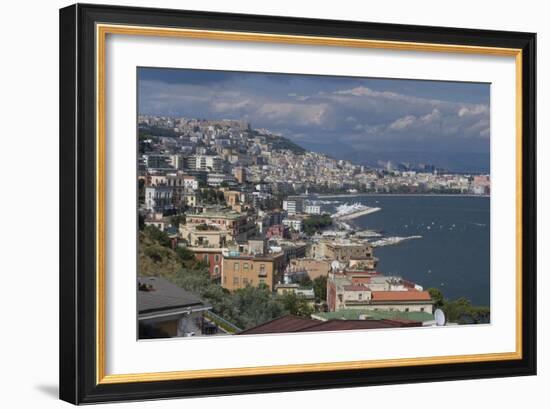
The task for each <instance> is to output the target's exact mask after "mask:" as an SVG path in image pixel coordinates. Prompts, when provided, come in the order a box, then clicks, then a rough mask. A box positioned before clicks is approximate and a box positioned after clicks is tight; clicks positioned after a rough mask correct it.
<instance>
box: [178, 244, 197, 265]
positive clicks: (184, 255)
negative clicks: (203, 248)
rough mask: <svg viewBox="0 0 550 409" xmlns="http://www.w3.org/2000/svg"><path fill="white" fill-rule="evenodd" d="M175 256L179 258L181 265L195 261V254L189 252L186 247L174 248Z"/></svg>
mask: <svg viewBox="0 0 550 409" xmlns="http://www.w3.org/2000/svg"><path fill="white" fill-rule="evenodd" d="M175 251H176V254H177V255H178V257H179V258H180V260H181V262H182V263H185V262H186V261H189V260H194V259H195V253H193V252H192V251H191V250H189V249H188V248H187V247H180V246H178V247H176V250H175Z"/></svg>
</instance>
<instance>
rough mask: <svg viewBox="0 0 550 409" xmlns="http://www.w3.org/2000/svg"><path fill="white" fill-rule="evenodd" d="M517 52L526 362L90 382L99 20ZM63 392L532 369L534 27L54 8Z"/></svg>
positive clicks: (186, 392)
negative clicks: (497, 28)
mask: <svg viewBox="0 0 550 409" xmlns="http://www.w3.org/2000/svg"><path fill="white" fill-rule="evenodd" d="M96 23H111V24H128V25H142V26H159V27H185V28H196V29H208V30H220V31H242V32H256V33H272V34H287V35H302V36H304V35H305V36H308V35H311V36H323V37H340V38H356V39H370V40H386V41H405V42H419V43H420V42H421V43H436V44H460V45H468V46H485V47H502V48H517V49H521V50H522V54H523V58H522V64H523V66H522V76H523V87H522V109H523V121H522V131H523V132H522V139H523V140H522V192H523V197H522V235H523V237H522V239H523V240H522V256H523V257H522V258H523V259H522V282H523V288H522V303H523V304H522V314H523V316H522V321H523V328H522V339H523V342H522V359H520V360H509V361H492V362H474V363H454V364H439V365H419V366H407V367H395V368H373V369H357V370H338V371H327V372H306V373H298V374H281V375H258V376H238V377H225V378H224V377H220V378H209V379H196V380H178V381H157V382H136V383H119V384H96V281H95V280H96V276H95V274H96V251H95V245H96V229H95V223H96V207H95V203H96V191H95V177H96V136H95V135H96V122H95V118H96V109H95V98H96V96H95V85H96V81H95V24H96ZM59 30H60V39H59V41H60V43H59V47H60V77H59V80H60V118H59V121H60V148H59V152H60V254H59V256H60V300H59V301H60V315H59V320H60V332H59V337H60V363H59V366H60V368H59V369H60V378H59V383H60V388H59V396H60V399H62V400H65V401H67V402H70V403H74V404H84V403H98V402H108V401H127V400H148V399H161V398H174V397H193V396H204V395H227V394H242V393H264V392H276V391H293V390H310V389H321V388H341V387H354V386H367V385H384V384H399V383H415V382H428V381H445V380H459V379H474V378H491V377H504V376H521V375H535V374H536V145H535V141H536V88H535V85H536V34H534V33H524V32H507V31H489V30H474V29H458V28H444V27H424V26H412V25H399V24H381V23H363V22H352V21H334V20H320V19H305V18H292V17H274V16H259V15H245V14H227V13H212V12H201V11H181V10H168V9H150V8H137V7H117V6H102V5H87V4H76V5H72V6H69V7H66V8H63V9H61V10H60V20H59Z"/></svg>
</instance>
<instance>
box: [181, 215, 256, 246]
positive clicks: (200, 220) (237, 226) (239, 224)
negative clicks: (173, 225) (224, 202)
mask: <svg viewBox="0 0 550 409" xmlns="http://www.w3.org/2000/svg"><path fill="white" fill-rule="evenodd" d="M186 223H187V224H188V225H190V226H193V225H214V226H217V227H218V228H220V229H222V230H228V231H229V232H230V234H231V239H232V240H235V241H244V240H247V239H248V238H249V237H251V236H253V235H254V234H255V233H256V224H255V223H254V222H253V221H251V220H249V218H248V216H247V215H246V214H242V213H238V212H234V211H220V212H204V213H200V214H189V215H187V217H186Z"/></svg>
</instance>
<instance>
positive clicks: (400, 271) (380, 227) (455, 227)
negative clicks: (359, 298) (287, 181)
mask: <svg viewBox="0 0 550 409" xmlns="http://www.w3.org/2000/svg"><path fill="white" fill-rule="evenodd" d="M321 200H323V201H325V203H326V205H325V209H326V210H328V211H331V212H332V211H334V209H335V208H336V207H337V206H338V205H340V204H344V203H348V204H352V203H362V204H364V205H367V206H370V207H380V208H381V210H380V211H378V212H375V213H371V214H368V215H365V216H360V217H358V218H356V219H354V220H353V221H352V224H353V225H354V227H356V228H358V229H370V230H377V231H381V232H382V234H383V236H384V237H391V236H400V237H409V236H422V238H418V239H411V240H406V241H403V242H401V243H399V244H396V245H389V246H384V247H377V248H375V250H374V254H375V256H376V257H378V258H379V262H378V267H377V270H378V271H379V272H381V273H383V274H386V275H399V276H401V277H403V278H404V279H407V280H410V281H413V282H415V283H417V284H419V285H421V286H423V287H424V288H425V289H427V288H430V287H437V288H439V289H441V291H442V292H443V294H444V296H445V297H446V298H448V299H456V298H459V297H465V298H468V299H469V300H470V301H471V302H472V304H474V305H480V306H489V305H490V227H491V226H490V198H489V197H478V196H459V195H456V196H455V195H453V196H451V195H448V196H447V195H445V196H437V195H418V196H417V195H415V196H411V195H363V196H354V197H323V198H322V199H321Z"/></svg>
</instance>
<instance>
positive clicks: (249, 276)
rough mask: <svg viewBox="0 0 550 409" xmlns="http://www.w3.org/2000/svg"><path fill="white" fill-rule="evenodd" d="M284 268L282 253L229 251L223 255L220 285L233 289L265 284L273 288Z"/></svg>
mask: <svg viewBox="0 0 550 409" xmlns="http://www.w3.org/2000/svg"><path fill="white" fill-rule="evenodd" d="M283 268H284V256H283V254H282V253H277V254H268V255H265V256H262V255H257V256H253V255H248V254H243V255H241V254H239V253H237V252H229V253H228V254H227V255H224V257H223V268H222V280H221V284H222V287H223V288H225V289H227V290H230V291H234V290H238V289H240V288H245V287H246V286H248V285H250V286H254V287H257V286H258V285H260V284H265V285H267V286H268V287H269V289H270V290H273V289H274V287H275V283H276V282H277V281H278V278H279V277H280V275H281V273H282V271H283Z"/></svg>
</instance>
